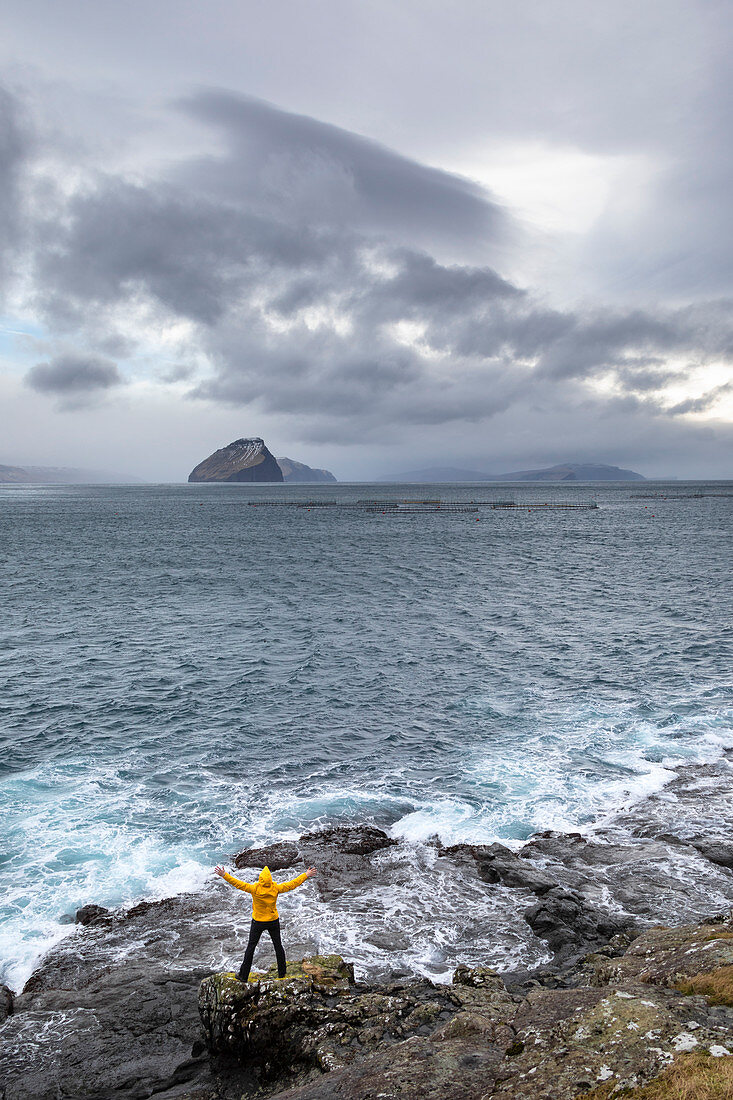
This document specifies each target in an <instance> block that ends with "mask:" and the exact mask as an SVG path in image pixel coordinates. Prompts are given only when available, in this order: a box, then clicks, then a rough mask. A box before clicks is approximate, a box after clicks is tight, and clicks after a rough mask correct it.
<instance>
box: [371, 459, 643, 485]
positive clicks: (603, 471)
mask: <svg viewBox="0 0 733 1100" xmlns="http://www.w3.org/2000/svg"><path fill="white" fill-rule="evenodd" d="M377 480H378V481H383V482H384V481H389V482H393V481H394V482H403V481H414V482H430V483H435V482H457V481H469V482H470V481H553V482H559V481H562V482H567V481H645V480H646V479H645V477H644V475H643V474H637V473H636V471H635V470H624V469H622V468H621V467H620V466H605V465H602V464H600V463H576V462H566V463H563V464H561V465H559V466H548V467H547V468H545V469H542V470H514V471H512V472H511V473H508V474H486V473H482V472H480V471H478V470H461V469H456V468H454V467H452V466H430V467H428V468H427V469H424V470H410V471H409V472H407V473H401V474H395V475H394V476H393V477H380V478H378V479H377Z"/></svg>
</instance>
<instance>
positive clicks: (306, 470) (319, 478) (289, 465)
mask: <svg viewBox="0 0 733 1100" xmlns="http://www.w3.org/2000/svg"><path fill="white" fill-rule="evenodd" d="M277 464H278V466H279V467H280V469H281V470H282V472H283V479H284V480H285V481H287V482H301V483H309V482H310V483H314V482H315V483H323V482H332V481H336V478H335V477H334V476H333V474H332V473H331V471H330V470H321V469H319V468H318V467H317V466H306V464H305V462H296V461H295V459H294V458H278V460H277Z"/></svg>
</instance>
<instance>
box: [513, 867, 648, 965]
mask: <svg viewBox="0 0 733 1100" xmlns="http://www.w3.org/2000/svg"><path fill="white" fill-rule="evenodd" d="M524 919H525V920H526V921H527V924H528V925H529V926H530V928H531V929H532V931H533V932H534V933H535V935H537V936H539V937H540V938H541V939H543V940H546V942H547V944H548V945H549V947H550V948H551V950H552V951H554V952H555V963H556V965H558V964H563V963H568V962H570V961H572V960H573V959H575V958H578V957H579V956H580V955H581V954H585V953H587V952H588V951H589V950H591V949H592V948H593V947H598V946H600V945H601V944H604V943H606V942H607V941H608V940H610V939H611V937H612V936H615V935H617V934H618V933H620V932H625V931H627V930H628V929H629V927H630V924H631V922H630V921H629V919H628V918H626V917H619V916H615V915H613V914H611V913H609V912H608V911H606V910H602V909H596V908H594V907H593V906H591V905H589V904H588V902H587V901H586V900H585V898H583V896H582V895H581V894H579V893H577V892H576V891H574V890H566V889H564V888H563V887H562V886H553V887H552V889H551V890H548V891H547V892H546V893H545V894H544V896H543V897H542V899H541V900H540V901H539V902H538V903H537V904H536V905H531V906H530V907H529V908H528V909H525V911H524Z"/></svg>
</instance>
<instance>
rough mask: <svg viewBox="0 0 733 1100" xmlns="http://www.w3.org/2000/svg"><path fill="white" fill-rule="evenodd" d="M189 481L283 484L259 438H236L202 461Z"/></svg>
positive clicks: (274, 464)
mask: <svg viewBox="0 0 733 1100" xmlns="http://www.w3.org/2000/svg"><path fill="white" fill-rule="evenodd" d="M188 480H189V481H192V482H201V481H237V482H239V481H247V482H254V481H259V482H262V481H282V480H283V475H282V470H281V469H280V467H279V466H278V464H277V462H276V461H275V457H274V455H272V454H271V453H270V452H269V451H268V449H267V447H266V446H265V442H264V440H262V439H260V438H259V437H253V438H251V439H235V440H234V442H233V443H230V444H229V445H228V446H226V447H222V448H221V449H220V450H218V451H214V453H213V454H211V455H209V457H208V458H205V459H204V460H203V462H199V464H198V466H195V467H194V468H193V470H192V471H191V473H190V474H189V475H188Z"/></svg>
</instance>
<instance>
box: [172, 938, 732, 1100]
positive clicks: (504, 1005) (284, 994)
mask: <svg viewBox="0 0 733 1100" xmlns="http://www.w3.org/2000/svg"><path fill="white" fill-rule="evenodd" d="M731 963H733V932H731V930H730V926H729V925H728V924H726V923H714V924H710V925H704V926H693V927H688V928H680V929H675V930H670V929H655V930H652V931H650V932H647V933H645V934H644V935H643V936H642V937H640V939H638V940H636V941H634V943H632V945H631V946H630V947H629V949H628V951H627V952H626V954H625V955H623V956H622V957H621V958H620V959H616V960H614V961H610V960H609V959H608V957H607V956H605V955H602V954H598V955H595V956H594V955H591V956H589V957H588V958H587V959H586V960H585V962H584V967H583V969H582V970H580V971H578V973H577V974H576V983H577V984H576V985H575V986H574V987H572V988H564V989H551V988H546V987H543V986H541V985H540V984H539V983H535V984H534V985H533V987H532V988H531V989H530V990H529V992H528V995H527V996H521V995H519V994H517V993H511V992H510V991H509V990H508V989H507V988H506V986H505V985H504V982H503V981H502V979H501V977H500V976H499V975H498V974H497V973H495V972H494V971H492V970H490V969H488V968H486V967H476V968H473V969H470V968H468V967H465V966H461V967H458V969H457V970H456V971H455V974H454V976H453V983H452V985H450V986H435V985H433V984H432V983H431V982H429V981H425V980H422V981H413V982H408V983H393V984H391V985H388V986H382V987H368V986H362V985H358V984H355V983H354V982H353V974H352V973H351V971H350V969H349V967H348V964H346V963H344V961H343V959H341V958H340V957H339V956H327V957H315V958H306V959H303V960H302V962H301V963H300V964H289V972H288V977H286V979H285V980H284V981H282V982H278V981H275V980H274V978H275V971H274V969H273V970H272V971H271V972H270V973H268V974H267V975H264V976H262V978H261V979H254V980H253V979H251V980H250V982H249V983H247V984H246V985H245V984H243V983H241V982H239V981H238V980H237V979H236V978H235V977H234V975H233V974H214V975H211V977H209V978H207V979H205V980H204V981H203V982H202V984H201V989H200V994H199V1008H200V1012H201V1018H202V1022H203V1026H204V1033H205V1037H206V1042H207V1044H208V1047H209V1049H210V1050H211V1051H212V1053H213V1054H214V1063H213V1072H214V1076H215V1077H216V1074H217V1072H219V1071H218V1070H217V1061H216V1059H217V1057H221V1056H222V1055H226V1056H228V1058H229V1059H230V1060H231V1059H234V1060H236V1061H238V1062H239V1063H240V1064H241V1065H242V1067H246V1069H247V1071H248V1072H249V1073H250V1074H251V1075H252V1076H251V1077H250V1079H249V1084H250V1088H251V1089H252V1090H253V1091H254V1090H255V1089H257V1090H258V1095H269V1096H271V1097H273V1100H275V1098H276V1100H336V1098H338V1100H371V1098H373V1097H375V1096H384V1097H397V1096H399V1097H400V1100H431V1098H434V1100H474V1098H478V1097H480V1098H481V1100H491V1098H494V1097H496V1098H499V1097H502V1098H503V1097H513V1098H514V1100H571V1098H576V1097H580V1096H585V1095H588V1094H589V1095H591V1096H593V1097H599V1098H600V1097H601V1096H607V1095H608V1096H610V1095H617V1094H618V1093H620V1092H622V1091H623V1090H633V1089H634V1088H636V1087H637V1086H640V1085H643V1084H644V1083H645V1082H647V1081H651V1080H654V1079H656V1078H658V1077H659V1075H660V1074H662V1075H663V1074H665V1073H666V1072H667V1071H668V1067H670V1066H673V1067H676V1066H678V1060H679V1059H682V1060H683V1062H682V1063H680V1064H681V1065H683V1066H686V1065H687V1063H685V1062H684V1059H685V1058H687V1057H688V1056H689V1055H690V1052H694V1053H695V1054H696V1055H699V1056H704V1058H706V1059H707V1063H709V1064H713V1065H714V1063H715V1060H716V1059H718V1058H719V1059H727V1058H729V1057H733V1041H732V1040H733V1008H731V1007H729V1006H730V1005H731V1004H733V983H731V982H730V977H729V975H728V971H731V970H733V966H731ZM721 974H722V975H723V977H722V978H721V977H720V976H721ZM583 979H585V980H583ZM609 982H610V983H611V984H609ZM696 982H697V983H700V982H703V983H704V982H707V985H706V986H705V989H706V990H707V991H708V994H707V996H705V995H700V994H701V992H703V991H702V989H697V988H696V986H695V983H696ZM716 983H717V984H716ZM716 989H717V990H718V992H719V994H720V989H728V990H729V993H728V995H727V996H728V999H727V1001H726V998H725V996H723V995H722V994H720V995H719V996H718V998H717V1000H718V1002H720V1001H721V1000H722V1002H723V1003H715V1001H716V997H715V994H714V992H713V993H711V992H710V991H711V990H713V991H714V990H716ZM696 1064H697V1063H694V1064H693V1065H692V1069H694V1066H695V1065H696ZM713 1073H714V1071H713ZM193 1095H196V1096H198V1097H200V1100H208V1097H209V1096H210V1097H211V1100H213V1097H214V1096H218V1095H221V1093H216V1092H212V1093H211V1094H208V1093H205V1092H202V1093H200V1094H199V1093H197V1094H192V1098H193ZM632 1095H633V1092H632ZM659 1095H662V1094H661V1093H660V1094H659ZM711 1095H712V1094H711ZM720 1095H723V1093H721V1094H720Z"/></svg>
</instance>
